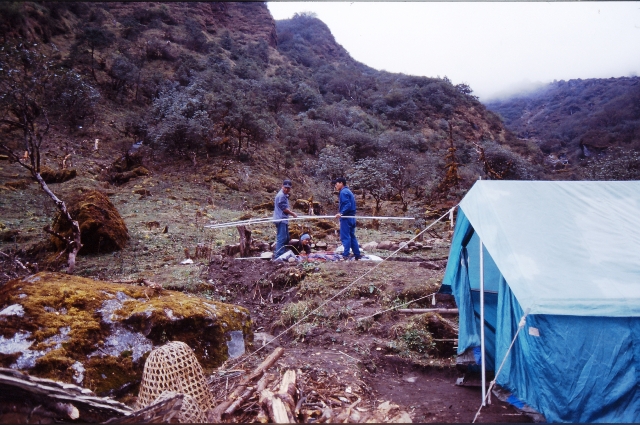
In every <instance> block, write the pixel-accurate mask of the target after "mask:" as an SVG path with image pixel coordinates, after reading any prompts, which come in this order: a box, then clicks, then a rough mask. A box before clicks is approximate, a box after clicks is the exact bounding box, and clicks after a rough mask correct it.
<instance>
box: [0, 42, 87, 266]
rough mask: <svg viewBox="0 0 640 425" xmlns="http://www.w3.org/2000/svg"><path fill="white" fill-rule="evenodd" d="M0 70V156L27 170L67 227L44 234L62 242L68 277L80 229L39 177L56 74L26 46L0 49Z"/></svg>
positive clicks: (33, 48)
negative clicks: (63, 231)
mask: <svg viewBox="0 0 640 425" xmlns="http://www.w3.org/2000/svg"><path fill="white" fill-rule="evenodd" d="M0 68H1V69H0V130H1V131H2V132H3V133H4V134H5V135H6V136H5V137H4V138H2V139H0V152H5V153H6V154H7V156H8V157H9V160H10V161H11V162H13V163H17V164H19V165H20V166H22V167H24V168H26V169H27V170H29V173H31V175H32V176H33V178H34V179H36V180H37V181H38V183H39V184H40V187H41V188H42V190H44V192H45V193H46V194H47V195H48V196H49V197H50V198H51V199H52V200H53V202H54V203H55V204H56V207H57V208H58V210H59V211H60V213H61V216H62V217H63V218H64V219H66V220H68V221H69V223H71V229H72V231H71V235H70V236H63V235H60V234H58V233H55V232H53V231H52V230H51V229H50V228H49V226H47V227H45V231H46V232H48V233H51V234H53V235H54V236H56V237H58V238H60V239H62V240H63V241H65V243H66V248H65V251H63V252H67V253H68V262H67V265H68V266H67V272H68V273H72V272H73V270H74V268H75V262H76V256H77V254H78V251H80V248H81V247H82V243H81V242H80V226H79V225H78V222H77V221H76V220H74V219H73V218H72V217H71V214H69V211H68V210H67V207H66V205H65V203H64V202H63V201H62V200H60V199H59V198H58V197H57V196H56V195H55V194H54V193H53V192H52V191H51V189H49V186H48V185H47V184H46V183H45V181H44V179H43V178H42V176H41V175H40V166H41V162H42V157H41V155H42V146H43V143H44V141H45V140H46V137H47V133H48V132H49V128H50V123H49V115H48V113H47V112H48V108H47V102H48V101H49V99H50V98H51V97H50V96H51V92H52V91H53V86H54V84H55V80H56V79H57V78H59V77H60V72H58V73H56V70H55V66H54V63H53V62H52V61H51V60H50V59H49V58H48V57H47V55H45V54H43V53H41V52H39V51H38V50H37V45H36V44H29V43H26V42H22V43H19V44H17V45H4V46H2V47H1V48H0Z"/></svg>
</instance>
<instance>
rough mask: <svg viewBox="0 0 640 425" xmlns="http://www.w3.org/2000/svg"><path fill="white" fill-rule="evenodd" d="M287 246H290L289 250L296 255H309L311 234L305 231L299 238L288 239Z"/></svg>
mask: <svg viewBox="0 0 640 425" xmlns="http://www.w3.org/2000/svg"><path fill="white" fill-rule="evenodd" d="M287 247H288V248H291V251H293V253H294V254H296V255H305V256H306V255H309V254H311V236H309V234H308V233H305V234H303V235H302V236H300V239H299V240H297V241H296V240H294V241H289V244H288V245H287Z"/></svg>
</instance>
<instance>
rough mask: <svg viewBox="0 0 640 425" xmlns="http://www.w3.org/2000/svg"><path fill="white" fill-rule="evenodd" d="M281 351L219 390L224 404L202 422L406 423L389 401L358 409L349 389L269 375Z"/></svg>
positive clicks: (288, 374)
mask: <svg viewBox="0 0 640 425" xmlns="http://www.w3.org/2000/svg"><path fill="white" fill-rule="evenodd" d="M283 353H284V349H283V348H277V349H276V350H275V351H274V352H273V353H271V355H269V356H268V357H267V358H266V359H265V360H264V361H263V362H262V363H261V364H260V365H259V366H258V367H257V368H256V369H255V370H254V371H253V372H251V373H250V374H248V375H247V376H245V377H244V378H242V379H241V380H240V381H239V382H238V384H237V385H235V386H234V387H233V388H229V387H228V382H225V388H224V389H223V390H222V391H221V393H222V394H225V393H226V394H227V395H226V396H224V395H223V396H222V397H223V400H222V401H221V402H220V403H219V404H218V405H217V406H216V407H215V408H213V409H212V410H210V411H209V414H208V418H207V421H208V422H210V423H220V422H230V423H231V422H235V423H237V422H241V423H248V422H260V423H268V422H272V423H336V422H342V423H364V422H367V423H380V422H398V423H400V422H402V423H409V422H411V417H410V416H409V414H408V413H407V412H404V411H401V410H400V409H399V408H398V406H396V405H394V404H391V403H389V402H384V403H382V404H380V405H379V406H378V407H377V408H376V409H369V408H365V407H361V406H359V404H360V402H361V401H362V399H361V398H360V397H359V396H358V395H356V394H355V392H354V391H352V390H351V388H350V387H347V388H346V389H342V388H340V386H338V385H332V384H331V382H327V381H325V379H324V378H323V377H320V378H318V379H314V377H313V376H312V374H309V373H303V372H302V371H301V370H300V369H298V370H293V369H288V370H286V371H285V372H284V374H283V375H282V376H281V377H278V376H277V375H276V374H272V373H268V372H267V370H268V369H269V368H270V367H271V366H273V365H274V364H275V363H276V361H277V360H278V358H279V357H280V356H282V354H283Z"/></svg>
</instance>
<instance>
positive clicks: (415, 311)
mask: <svg viewBox="0 0 640 425" xmlns="http://www.w3.org/2000/svg"><path fill="white" fill-rule="evenodd" d="M396 311H397V312H398V313H405V314H424V313H438V314H458V309H457V308H399V309H398V310H396Z"/></svg>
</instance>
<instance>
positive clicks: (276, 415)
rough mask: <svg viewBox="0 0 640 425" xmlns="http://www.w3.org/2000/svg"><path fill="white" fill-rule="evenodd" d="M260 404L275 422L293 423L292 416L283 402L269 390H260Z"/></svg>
mask: <svg viewBox="0 0 640 425" xmlns="http://www.w3.org/2000/svg"><path fill="white" fill-rule="evenodd" d="M260 404H261V405H262V406H263V407H264V409H265V410H266V411H267V413H268V414H269V419H271V420H272V421H273V422H274V423H276V424H290V423H295V420H294V419H293V416H292V415H290V413H289V412H288V411H287V408H286V406H285V403H284V402H283V401H282V400H281V399H280V398H279V397H276V396H275V394H273V393H272V392H271V391H269V390H262V392H261V393H260Z"/></svg>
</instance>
